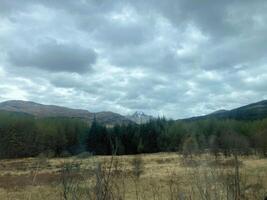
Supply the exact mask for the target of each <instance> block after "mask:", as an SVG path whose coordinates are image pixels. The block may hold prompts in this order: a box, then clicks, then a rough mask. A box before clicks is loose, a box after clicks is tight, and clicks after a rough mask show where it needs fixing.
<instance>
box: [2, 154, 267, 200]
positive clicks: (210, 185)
mask: <svg viewBox="0 0 267 200" xmlns="http://www.w3.org/2000/svg"><path fill="white" fill-rule="evenodd" d="M135 159H137V160H135ZM138 159H141V161H140V160H138ZM239 159H240V166H239V167H240V190H242V191H241V192H244V194H242V195H243V196H240V197H239V199H263V197H264V196H265V195H266V191H267V181H266V180H267V159H261V158H258V157H255V156H250V157H241V158H239ZM111 160H112V161H111ZM64 169H65V171H64ZM233 171H234V164H233V158H227V159H225V158H223V157H221V158H218V160H217V161H215V159H214V158H213V157H212V156H210V155H201V156H197V157H193V158H192V159H191V158H190V159H189V160H185V159H184V158H183V157H182V156H181V155H178V154H175V153H157V154H147V155H141V156H140V157H138V158H137V157H136V156H115V157H111V156H90V157H88V158H85V159H81V158H77V157H71V158H52V159H47V158H44V157H39V158H26V159H12V160H1V161H0V199H3V200H5V199H31V200H35V199H36V200H37V199H38V200H40V199H47V200H50V199H51V200H52V199H53V200H54V199H64V193H65V199H75V198H76V197H77V199H97V195H100V193H101V192H103V188H107V189H105V191H104V193H105V192H106V193H105V194H106V197H105V198H98V199H190V198H191V199H227V198H228V199H235V197H233V196H231V194H232V193H233V192H232V191H230V190H231V184H232V183H233V182H232V180H233V179H232V176H233V175H234V173H233ZM64 184H65V186H64ZM228 190H229V191H228ZM227 192H228V193H229V195H230V196H228V197H226V193H227ZM89 193H90V198H88V197H89ZM74 194H75V195H76V197H75V198H74V196H73V195H74ZM109 195H110V196H109Z"/></svg>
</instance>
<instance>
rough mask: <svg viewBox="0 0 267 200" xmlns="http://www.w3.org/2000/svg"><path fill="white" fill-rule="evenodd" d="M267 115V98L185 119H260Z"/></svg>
mask: <svg viewBox="0 0 267 200" xmlns="http://www.w3.org/2000/svg"><path fill="white" fill-rule="evenodd" d="M266 117H267V100H264V101H260V102H256V103H252V104H249V105H246V106H242V107H239V108H235V109H233V110H219V111H216V112H213V113H211V114H208V115H204V116H199V117H192V118H188V119H184V120H191V121H192V120H201V119H209V118H215V119H235V120H258V119H263V118H266Z"/></svg>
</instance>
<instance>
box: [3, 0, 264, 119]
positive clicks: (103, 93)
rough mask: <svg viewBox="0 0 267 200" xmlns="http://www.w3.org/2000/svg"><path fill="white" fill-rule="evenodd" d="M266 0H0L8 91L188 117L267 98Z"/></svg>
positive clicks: (91, 106) (94, 107) (6, 94)
mask: <svg viewBox="0 0 267 200" xmlns="http://www.w3.org/2000/svg"><path fill="white" fill-rule="evenodd" d="M266 10H267V1H265V0H253V1H252V0H218V1H216V0H203V1H199V0H164V1H163V0H146V1H144V0H128V1H126V0H125V1H119V0H118V1H115V0H56V1H55V0H43V1H41V0H40V1H38V0H25V1H20V0H17V1H16V0H12V1H11V0H0V101H5V100H11V99H21V100H30V101H35V102H39V103H44V104H56V105H62V106H68V107H73V108H82V109H88V110H89V111H93V112H95V111H103V110H109V111H113V112H118V113H121V114H129V113H132V112H134V111H136V110H138V111H140V110H141V111H144V112H145V113H147V114H153V115H155V116H158V115H165V116H167V117H171V118H175V119H177V118H184V117H190V116H195V115H203V114H207V113H210V112H213V111H215V110H219V109H231V108H235V107H238V106H241V105H244V104H248V103H252V102H256V101H260V100H263V99H267V93H266V92H267V12H266Z"/></svg>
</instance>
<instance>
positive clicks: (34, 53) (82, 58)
mask: <svg viewBox="0 0 267 200" xmlns="http://www.w3.org/2000/svg"><path fill="white" fill-rule="evenodd" d="M96 58H97V55H96V53H95V52H94V51H93V50H91V49H87V48H83V47H81V46H79V45H75V44H60V43H57V42H56V41H53V42H49V43H45V44H39V45H38V46H37V47H36V48H33V49H30V50H26V49H17V50H14V51H12V52H10V53H9V60H10V62H11V63H12V64H13V65H14V66H16V67H33V68H40V69H44V70H48V71H53V72H60V71H66V72H77V73H83V72H86V71H88V70H90V67H91V66H92V65H93V64H95V62H96Z"/></svg>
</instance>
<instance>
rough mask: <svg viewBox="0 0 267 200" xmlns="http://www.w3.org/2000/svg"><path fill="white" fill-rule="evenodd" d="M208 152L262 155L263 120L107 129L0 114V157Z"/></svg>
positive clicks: (266, 123) (266, 142) (266, 126)
mask: <svg viewBox="0 0 267 200" xmlns="http://www.w3.org/2000/svg"><path fill="white" fill-rule="evenodd" d="M207 150H208V151H210V152H212V153H214V154H215V155H218V154H219V153H223V154H225V155H226V156H227V155H230V154H231V153H232V151H233V150H234V151H235V152H238V153H241V154H252V153H257V154H261V155H264V156H267V119H263V120H257V121H235V120H215V119H206V120H200V121H193V122H185V121H172V120H166V119H164V118H159V119H156V120H152V121H150V122H148V123H146V124H142V125H137V124H128V125H121V126H119V125H117V126H114V127H112V128H107V127H105V126H103V125H101V124H99V123H98V122H97V121H96V120H94V122H93V123H92V125H91V126H90V127H89V125H88V124H86V123H85V122H84V121H81V120H78V119H70V118H45V119H36V118H34V117H32V116H29V115H24V114H17V113H11V112H1V113H0V157H2V158H18V157H28V156H37V155H39V154H41V153H42V154H47V155H50V156H65V155H75V154H79V153H81V152H84V151H87V152H90V153H92V154H97V155H109V154H113V153H116V154H119V155H123V154H138V153H155V152H170V151H177V152H178V151H179V152H182V153H184V154H185V155H189V154H193V153H202V152H206V151H207Z"/></svg>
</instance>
